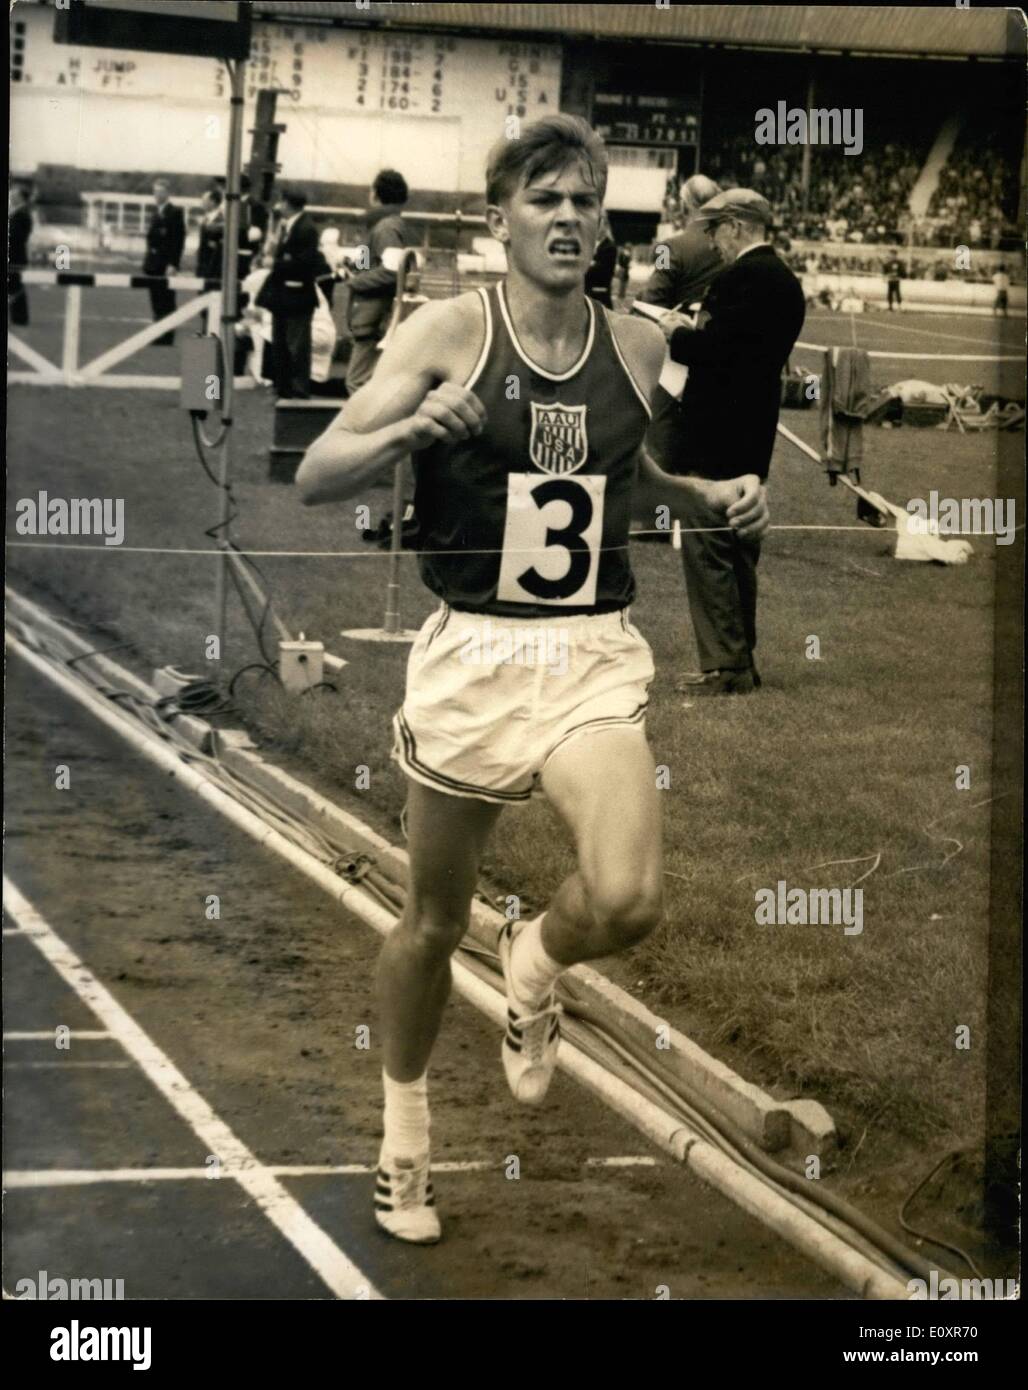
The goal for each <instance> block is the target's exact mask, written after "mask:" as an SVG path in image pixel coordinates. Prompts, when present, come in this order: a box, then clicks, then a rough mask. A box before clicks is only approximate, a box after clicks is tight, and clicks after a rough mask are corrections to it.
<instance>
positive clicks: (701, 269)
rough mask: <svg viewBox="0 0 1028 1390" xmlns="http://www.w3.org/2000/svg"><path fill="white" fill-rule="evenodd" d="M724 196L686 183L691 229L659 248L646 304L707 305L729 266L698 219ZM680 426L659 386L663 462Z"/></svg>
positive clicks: (656, 410) (672, 402)
mask: <svg viewBox="0 0 1028 1390" xmlns="http://www.w3.org/2000/svg"><path fill="white" fill-rule="evenodd" d="M720 192H721V189H720V188H719V187H718V186H717V184H716V183H715V182H714V180H713V179H710V178H707V176H706V174H693V175H692V177H691V178H688V179H686V181H685V182H684V183H683V184H682V187H681V189H680V192H679V197H680V202H681V207H682V211H683V213H684V215H685V219H686V222H685V226H684V227H683V229H682V230H681V231H680V232H676V233H675V235H674V236H672V237H669V238H668V239H667V241H665V242H661V243H659V244H658V245H657V247H656V249H655V252H654V267H653V271H652V273H651V275H650V278H649V279H648V280H647V282H646V284H645V286H644V287H643V289H642V291H641V292H640V293H639V294H638V295H637V296H636V298H637V299H638V300H640V301H641V302H642V303H643V304H655V305H657V306H658V307H659V308H661V309H677V308H679V307H683V308H685V309H688V308H689V305H690V304H695V303H697V302H698V301H700V300H702V298H703V296H704V295H705V294H706V292H707V290H708V288H709V287H710V284H711V281H712V280H713V279H714V276H715V275H717V274H718V273H719V272H720V270H721V267H722V265H723V262H722V260H721V257H720V256H719V255H718V253H717V251H716V250H715V249H714V246H713V245H712V243H711V240H710V238H709V237H708V236H707V234H706V233H705V231H704V230H703V227H702V226H700V225H699V224H697V223H696V222H695V220H694V219H695V217H696V214H697V213H698V212H699V210H700V208H701V207H702V206H703V205H704V203H709V202H710V200H711V198H716V197H717V195H718V194H719V193H720ZM677 421H678V401H677V399H675V398H673V397H672V396H670V395H669V394H668V392H667V391H666V390H665V388H664V386H663V384H661V383H658V385H657V388H656V390H655V391H654V393H653V418H652V420H651V422H650V428H649V432H648V434H647V441H646V442H647V445H648V447H649V449H650V452H651V453H653V454H654V455H655V456H656V458H657V459H658V460H660V459H661V458H662V455H663V452H664V445H665V442H666V439H667V435H668V433H669V432H670V431H672V430H674V429H675V428H676V427H677ZM664 466H665V467H666V466H667V465H666V464H665V465H664ZM636 520H638V521H639V522H640V523H641V524H642V525H643V527H644V539H647V540H652V541H670V540H671V534H670V532H660V531H657V532H654V531H653V530H652V527H653V517H652V516H649V515H645V516H644V515H640V516H638V517H637V518H636Z"/></svg>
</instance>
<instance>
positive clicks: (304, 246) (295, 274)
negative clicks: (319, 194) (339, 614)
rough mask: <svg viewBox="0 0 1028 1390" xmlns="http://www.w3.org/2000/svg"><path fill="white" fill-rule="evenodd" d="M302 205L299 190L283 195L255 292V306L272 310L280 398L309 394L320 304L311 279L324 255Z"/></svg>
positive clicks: (304, 200)
mask: <svg viewBox="0 0 1028 1390" xmlns="http://www.w3.org/2000/svg"><path fill="white" fill-rule="evenodd" d="M306 206H307V195H306V193H303V192H301V191H300V190H299V189H287V190H286V191H285V192H283V193H282V195H281V199H280V204H279V208H280V221H279V227H278V232H277V235H276V236H275V239H274V243H273V246H272V247H271V249H270V252H269V258H270V261H271V269H270V273H269V274H268V277H267V279H266V280H265V282H264V284H263V285H262V286H261V289H260V291H259V293H258V295H257V307H258V308H260V309H267V310H269V311H270V313H271V321H272V354H273V357H274V366H275V392H276V394H277V395H278V396H279V398H280V399H284V400H288V399H290V398H292V399H297V400H308V399H309V397H310V394H311V381H310V378H311V320H312V318H313V317H314V310H315V309H316V308H317V304H318V297H317V294H316V292H315V289H314V282H315V279H316V277H317V275H318V273H319V271H320V270H321V269H322V267H323V266H324V264H325V259H324V257H323V256H322V254H321V251H320V249H319V246H318V229H317V227H315V225H314V219H313V218H312V217H311V216H310V215H309V214H308V213H307V212H305V211H304V209H305V208H306Z"/></svg>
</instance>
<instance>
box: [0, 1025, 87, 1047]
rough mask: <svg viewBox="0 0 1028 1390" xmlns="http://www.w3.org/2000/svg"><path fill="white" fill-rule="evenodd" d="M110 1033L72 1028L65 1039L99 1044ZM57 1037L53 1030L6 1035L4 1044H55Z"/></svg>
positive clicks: (65, 1035)
mask: <svg viewBox="0 0 1028 1390" xmlns="http://www.w3.org/2000/svg"><path fill="white" fill-rule="evenodd" d="M110 1036H111V1035H110V1033H105V1032H103V1031H102V1030H100V1029H88V1028H87V1029H82V1030H81V1031H80V1030H78V1029H76V1028H72V1029H70V1030H69V1031H68V1032H67V1033H65V1034H64V1037H65V1038H67V1039H68V1040H69V1041H72V1042H99V1040H100V1039H101V1038H109V1037H110ZM54 1037H55V1033H54V1030H53V1029H52V1028H51V1029H50V1031H49V1033H5V1034H4V1042H51V1043H52V1042H53V1041H54Z"/></svg>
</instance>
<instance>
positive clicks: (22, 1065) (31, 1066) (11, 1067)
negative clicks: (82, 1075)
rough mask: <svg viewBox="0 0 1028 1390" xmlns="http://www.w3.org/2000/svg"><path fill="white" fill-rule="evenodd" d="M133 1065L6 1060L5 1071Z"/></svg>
mask: <svg viewBox="0 0 1028 1390" xmlns="http://www.w3.org/2000/svg"><path fill="white" fill-rule="evenodd" d="M131 1066H132V1063H131V1062H8V1061H6V1060H5V1062H4V1071H42V1070H44V1069H45V1068H47V1067H50V1068H53V1067H60V1068H61V1069H62V1070H67V1068H68V1067H94V1068H96V1067H106V1068H107V1069H108V1070H109V1071H113V1070H117V1071H128V1070H129V1069H130V1068H131Z"/></svg>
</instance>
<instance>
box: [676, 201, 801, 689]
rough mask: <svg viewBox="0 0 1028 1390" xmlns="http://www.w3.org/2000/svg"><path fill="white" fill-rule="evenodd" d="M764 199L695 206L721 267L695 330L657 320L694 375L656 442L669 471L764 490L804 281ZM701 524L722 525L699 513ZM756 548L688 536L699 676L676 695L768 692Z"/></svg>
mask: <svg viewBox="0 0 1028 1390" xmlns="http://www.w3.org/2000/svg"><path fill="white" fill-rule="evenodd" d="M772 222H773V215H772V212H771V207H770V204H769V203H768V202H767V199H766V198H763V197H762V196H761V195H760V194H759V193H756V192H754V191H753V190H752V189H749V188H730V189H727V190H726V191H725V192H723V193H719V194H718V195H717V196H716V197H714V198H711V199H710V200H709V202H706V203H704V204H703V206H702V207H700V208H699V209H698V211H697V212H696V214H695V217H694V225H696V226H698V227H701V228H702V229H703V231H704V233H705V234H706V236H707V237H708V238H709V240H710V243H711V245H712V246H713V247H714V248H715V249H716V251H717V253H718V255H719V256H720V257H721V260H722V262H723V263H724V264H723V268H722V270H721V271H720V272H719V273H718V274H717V275H716V276H715V278H714V279H713V281H712V282H711V285H710V288H709V289H708V291H707V293H706V295H705V297H704V299H703V305H702V309H701V311H700V313H699V314H698V315H697V316H696V319H695V321H694V320H693V319H692V318H691V317H689V316H687V315H683V314H680V313H669V314H667V315H665V316H664V318H663V319H662V320H661V322H660V326H661V328H662V329H663V330H664V334H665V336H666V338H667V340H668V348H669V351H670V354H671V357H672V359H673V360H674V361H675V362H678V363H680V364H681V365H682V366H684V367H686V368H688V377H687V380H686V383H685V389H684V391H683V393H682V397H681V400H680V401H679V402H678V403H677V406H676V409H675V410H674V411H673V412H672V415H671V418H670V419H669V420H668V421H667V422H666V428H665V430H664V431H663V435H662V438H661V439H660V440H659V441H656V444H655V452H656V453H657V456H658V460H659V462H660V463H661V464H662V466H663V467H665V468H666V469H668V471H670V472H673V473H680V474H692V475H696V476H699V477H702V478H716V479H726V478H737V477H739V476H741V475H755V476H756V477H757V478H758V479H759V480H760V481H761V482H762V483H763V482H766V480H767V475H768V470H769V468H770V465H771V453H772V450H773V448H774V443H775V427H776V425H777V424H778V409H779V404H780V401H781V376H782V368H783V367H784V366H785V364H786V362H787V361H788V358H789V354H790V353H791V352H792V349H793V345H794V344H795V342H796V339H797V338H798V337H799V333H800V329H801V328H802V327H803V316H804V312H805V307H806V306H805V303H804V298H803V290H802V288H801V286H800V282H799V280H798V279H797V278H796V276H795V275H794V274H793V273H792V271H791V270H790V269H789V268H788V266H787V265H786V264H785V262H784V261H783V260H782V259H781V258H780V257H779V255H778V253H777V252H776V251H775V250H774V248H773V247H772V246H770V245H769V244H768V242H767V239H766V238H767V233H768V230H769V228H770V227H771V225H772ZM695 524H696V526H697V527H703V526H711V527H717V526H718V523H717V521H716V520H713V519H710V518H704V517H702V516H701V515H700V514H699V513H697V516H696V519H695ZM759 558H760V544H759V542H755V541H744V540H740V539H739V538H737V536H736V535H735V533H734V532H732V531H728V530H724V529H715V530H706V531H704V530H697V531H689V532H687V533H683V535H682V564H683V569H684V571H685V584H686V592H687V594H688V597H689V609H690V612H691V615H692V621H693V630H694V632H695V635H696V645H697V649H698V651H699V657H700V671H699V673H698V674H697V675H695V676H693V677H690V678H688V679H687V680H686V682H685V683H684V684H683V685H682V686H681V687H680V688H681V689H682V690H683V691H686V692H687V693H689V694H691V695H735V694H748V693H749V692H750V691H752V690H753V689H754V688H755V687H756V686H758V685H759V684H760V676H759V675H758V674H757V670H756V666H755V664H754V659H753V652H754V648H755V647H756V645H757V562H758V560H759Z"/></svg>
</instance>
